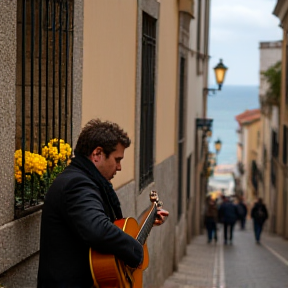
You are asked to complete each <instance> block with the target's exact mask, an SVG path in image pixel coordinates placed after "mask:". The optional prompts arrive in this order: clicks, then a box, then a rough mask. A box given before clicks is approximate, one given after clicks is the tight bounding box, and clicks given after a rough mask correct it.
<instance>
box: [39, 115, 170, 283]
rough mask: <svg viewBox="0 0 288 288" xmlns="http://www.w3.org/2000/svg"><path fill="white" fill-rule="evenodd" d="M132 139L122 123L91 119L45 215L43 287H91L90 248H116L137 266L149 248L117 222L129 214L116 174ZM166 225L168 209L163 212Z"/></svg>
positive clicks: (49, 198) (115, 252)
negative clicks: (123, 205)
mask: <svg viewBox="0 0 288 288" xmlns="http://www.w3.org/2000/svg"><path fill="white" fill-rule="evenodd" d="M129 146H130V139H129V137H128V136H127V133H125V132H124V131H123V130H122V129H121V128H120V127H119V126H118V125H117V124H116V123H111V122H102V121H100V120H99V119H96V120H91V121H89V122H88V123H87V124H86V125H85V127H84V128H83V130H82V132H81V134H80V136H79V138H78V141H77V144H76V148H75V157H74V158H72V161H71V163H70V165H69V166H68V167H67V168H66V169H65V170H64V172H62V173H61V174H60V175H59V176H58V177H57V178H56V179H55V181H54V182H53V184H52V185H51V187H50V189H49V191H48V193H47V195H46V198H45V203H44V207H43V212H42V220H41V238H40V258H39V271H38V288H91V287H92V286H93V280H92V276H91V272H90V267H89V257H88V256H89V248H90V247H91V248H92V249H93V250H95V251H97V252H99V253H103V254H113V255H115V256H116V257H117V258H118V259H120V260H122V261H123V262H124V263H125V264H127V265H128V266H130V267H132V268H137V267H138V266H139V265H141V263H142V260H143V248H142V246H141V245H140V243H139V242H138V241H137V240H135V239H134V238H133V237H131V236H129V235H128V234H126V233H124V232H123V231H122V230H121V229H119V228H118V227H116V225H114V224H113V222H114V221H115V220H116V219H121V218H123V216H122V212H121V207H120V203H119V200H118V197H117V195H116V193H115V191H114V190H113V188H112V185H111V183H110V180H111V179H112V178H113V177H114V176H115V175H116V173H117V172H118V171H121V160H122V159H123V158H124V151H125V149H126V148H128V147H129ZM157 216H158V217H157V219H156V220H155V222H154V224H155V225H161V224H162V223H163V222H164V220H165V217H167V216H168V212H167V211H165V210H162V209H160V210H159V211H158V212H157Z"/></svg>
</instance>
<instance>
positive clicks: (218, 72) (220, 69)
mask: <svg viewBox="0 0 288 288" xmlns="http://www.w3.org/2000/svg"><path fill="white" fill-rule="evenodd" d="M227 70H228V67H226V66H225V65H224V64H223V62H222V59H220V61H219V63H218V64H217V65H216V66H215V67H214V72H215V77H216V82H217V84H218V89H215V88H203V91H204V92H210V91H211V92H213V94H215V92H216V91H220V90H221V88H222V85H223V82H224V78H225V74H226V71H227Z"/></svg>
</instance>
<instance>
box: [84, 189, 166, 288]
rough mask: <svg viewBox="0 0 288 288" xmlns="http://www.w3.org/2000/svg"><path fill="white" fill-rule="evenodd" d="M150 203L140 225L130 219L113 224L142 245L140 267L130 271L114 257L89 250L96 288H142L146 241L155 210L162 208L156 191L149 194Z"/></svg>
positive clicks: (147, 259)
mask: <svg viewBox="0 0 288 288" xmlns="http://www.w3.org/2000/svg"><path fill="white" fill-rule="evenodd" d="M150 201H151V202H152V205H151V207H150V208H149V209H148V210H147V211H146V212H145V213H144V215H143V216H142V219H143V220H142V222H141V224H140V225H139V224H138V222H137V221H136V220H135V219H134V218H132V217H129V218H123V219H119V220H116V221H115V222H114V224H115V225H116V226H118V227H119V228H120V229H122V230H123V231H124V232H125V233H127V234H129V235H130V236H132V237H134V238H135V239H137V240H138V241H139V242H140V244H141V245H143V250H144V258H143V263H142V264H141V266H140V267H138V268H135V269H132V268H130V267H128V266H127V265H125V264H124V263H123V261H121V260H119V259H117V258H116V257H115V256H114V255H111V254H101V253H98V252H96V251H95V250H93V249H92V248H90V250H89V261H90V269H91V273H92V277H93V280H94V286H95V287H96V288H141V287H142V274H143V271H144V270H145V269H146V268H147V267H148V264H149V255H148V248H147V243H146V240H147V237H148V235H149V233H150V231H151V229H152V227H153V224H154V221H155V218H156V216H157V208H161V206H162V202H161V201H159V198H158V195H157V192H156V191H151V192H150Z"/></svg>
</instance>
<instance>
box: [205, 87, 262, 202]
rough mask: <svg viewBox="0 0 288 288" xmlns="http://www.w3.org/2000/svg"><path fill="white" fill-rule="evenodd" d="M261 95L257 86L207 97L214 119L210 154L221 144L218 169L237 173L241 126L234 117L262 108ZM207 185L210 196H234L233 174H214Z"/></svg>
mask: <svg viewBox="0 0 288 288" xmlns="http://www.w3.org/2000/svg"><path fill="white" fill-rule="evenodd" d="M258 94H259V87H258V86H256V85H255V86H244V85H243V86H232V85H231V86H228V85H225V86H223V87H222V90H221V91H217V93H216V94H211V95H209V96H208V104H207V117H208V118H212V119H213V124H212V137H211V138H210V140H209V152H212V153H215V152H216V151H215V146H214V142H215V141H216V140H218V139H219V140H221V142H222V147H221V150H220V152H219V154H218V156H217V165H218V166H217V167H221V166H222V167H234V168H233V171H234V172H235V171H236V170H237V169H235V167H236V166H235V165H236V163H237V142H238V134H237V129H238V128H239V126H238V122H237V121H236V119H235V116H236V115H238V114H241V113H243V112H245V110H247V109H256V108H259V106H260V105H259V96H258ZM226 165H227V166H226ZM217 167H216V168H217ZM219 170H220V171H221V169H219ZM236 174H237V172H236ZM208 183H209V184H208V194H211V193H212V195H213V194H214V196H215V195H220V194H224V195H226V196H232V195H234V185H235V183H234V179H233V176H232V174H231V173H221V172H220V173H218V174H217V173H214V174H213V175H212V176H210V177H209V182H208ZM215 193H216V194H215ZM219 193H220V194H219ZM216 197H217V196H216Z"/></svg>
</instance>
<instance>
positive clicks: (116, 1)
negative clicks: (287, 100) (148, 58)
mask: <svg viewBox="0 0 288 288" xmlns="http://www.w3.org/2000/svg"><path fill="white" fill-rule="evenodd" d="M136 21H137V1H135V0H125V1H120V0H105V1H102V0H85V1H84V47H83V90H82V91H83V95H82V126H83V125H84V124H85V123H86V122H87V121H89V120H90V119H92V118H95V117H100V118H101V119H102V120H110V121H115V122H117V123H118V124H119V125H120V126H121V127H123V128H124V130H125V131H127V132H128V134H129V136H130V138H131V139H132V145H131V146H130V148H129V149H127V151H126V152H125V159H124V160H123V161H122V162H123V163H122V164H123V165H122V170H123V171H122V172H120V173H118V175H117V177H116V178H115V179H114V180H113V184H114V187H115V188H117V187H120V186H122V185H124V184H125V183H128V182H130V181H131V180H132V179H134V141H135V136H134V134H135V125H134V124H135V121H134V117H135V115H134V114H135V113H134V111H135V75H136Z"/></svg>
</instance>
